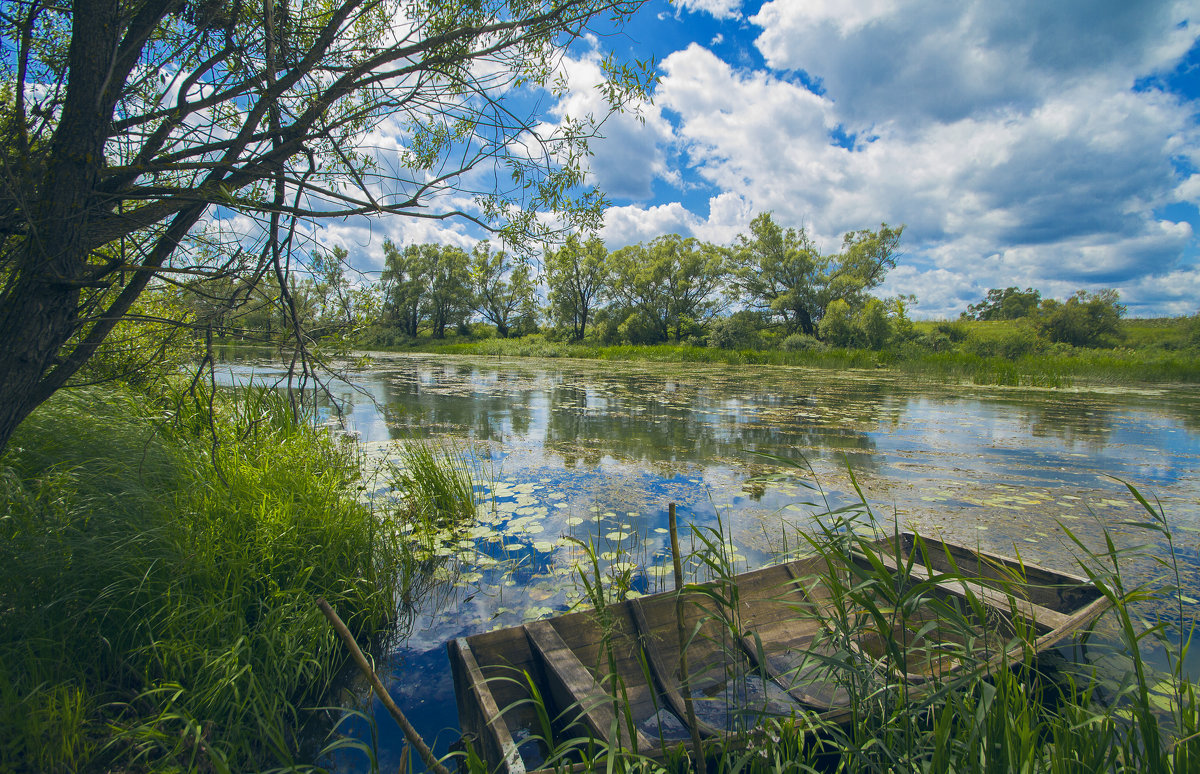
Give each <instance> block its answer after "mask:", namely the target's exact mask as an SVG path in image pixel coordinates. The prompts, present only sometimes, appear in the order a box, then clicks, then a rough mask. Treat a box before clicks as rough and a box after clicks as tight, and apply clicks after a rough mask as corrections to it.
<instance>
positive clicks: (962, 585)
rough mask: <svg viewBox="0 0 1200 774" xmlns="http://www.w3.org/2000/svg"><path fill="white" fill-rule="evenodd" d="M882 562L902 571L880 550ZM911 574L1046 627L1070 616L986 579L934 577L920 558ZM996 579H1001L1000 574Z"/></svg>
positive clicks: (910, 571) (953, 592) (1057, 625)
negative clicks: (982, 580) (994, 586)
mask: <svg viewBox="0 0 1200 774" xmlns="http://www.w3.org/2000/svg"><path fill="white" fill-rule="evenodd" d="M875 558H876V559H877V560H878V561H879V562H881V563H882V564H883V566H884V567H885V568H887V570H888V571H889V572H892V573H897V572H900V571H901V568H900V566H899V563H898V562H897V561H896V560H895V559H894V558H892V557H890V556H888V555H887V554H883V553H880V554H877V555H876V557H875ZM905 571H906V572H907V573H908V574H909V575H910V576H911V577H913V578H916V579H918V580H921V581H932V582H934V583H935V584H936V585H937V586H938V587H939V588H942V589H945V590H946V591H949V592H950V593H952V594H954V595H956V596H959V597H961V598H963V599H966V598H967V597H968V596H970V595H973V596H975V597H976V598H977V599H979V600H980V601H982V602H983V603H984V604H986V605H987V606H988V607H991V608H996V609H998V610H1009V611H1010V612H1012V613H1017V614H1019V615H1021V616H1022V617H1023V618H1025V619H1026V620H1027V621H1029V623H1032V624H1037V625H1039V626H1041V627H1042V628H1043V629H1045V630H1051V629H1058V628H1060V627H1062V626H1063V625H1065V624H1066V623H1067V621H1068V620H1069V619H1070V616H1068V615H1064V614H1062V613H1060V612H1058V611H1057V610H1053V609H1051V608H1049V607H1044V606H1042V605H1038V604H1035V603H1033V602H1030V601H1029V600H1028V599H1023V598H1021V597H1019V596H1016V594H1015V593H1010V592H1006V591H1004V590H1002V589H998V588H993V587H991V586H986V585H984V584H983V583H980V582H977V581H974V580H967V579H965V578H956V579H953V580H940V581H939V580H935V578H936V575H935V573H932V572H930V571H929V569H928V568H926V567H924V566H922V565H921V563H920V562H914V563H913V564H912V566H911V567H907V569H906V570H905ZM997 580H1000V579H999V578H998V579H997ZM1005 582H1006V583H1008V584H1010V585H1012V586H1013V587H1014V588H1012V589H1010V591H1015V583H1014V582H1013V581H1012V580H1011V579H1005Z"/></svg>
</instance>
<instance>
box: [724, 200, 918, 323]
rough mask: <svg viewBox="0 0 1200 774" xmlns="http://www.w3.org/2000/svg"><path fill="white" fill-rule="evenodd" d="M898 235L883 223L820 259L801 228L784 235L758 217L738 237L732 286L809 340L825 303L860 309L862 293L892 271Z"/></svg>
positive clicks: (765, 216) (764, 216)
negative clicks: (735, 286) (836, 302)
mask: <svg viewBox="0 0 1200 774" xmlns="http://www.w3.org/2000/svg"><path fill="white" fill-rule="evenodd" d="M903 231H904V227H903V226H901V227H900V228H891V227H889V226H888V225H887V224H886V223H883V224H881V225H880V226H879V229H878V230H877V231H871V230H867V229H863V230H859V231H852V232H850V233H847V234H846V235H845V237H844V238H843V240H842V252H841V253H839V254H837V255H827V256H823V255H821V254H820V252H818V250H817V248H816V246H815V245H814V244H813V241H812V239H811V238H810V237H809V236H808V233H807V232H806V231H805V229H803V228H800V229H794V228H788V229H786V230H785V229H783V228H782V227H781V226H779V225H778V224H777V223H775V221H774V219H773V218H772V217H771V213H769V212H764V213H762V214H760V215H758V216H757V217H755V218H754V220H753V221H751V223H750V233H749V234H748V235H747V234H742V235H739V236H738V239H737V244H736V245H735V246H734V261H735V266H736V268H735V269H734V275H733V281H734V283H735V284H736V285H737V286H738V287H739V288H740V289H741V290H742V292H743V293H745V294H746V296H747V297H748V299H749V301H750V303H752V304H754V305H755V306H757V307H758V308H760V309H763V310H765V311H769V312H770V313H771V314H772V315H775V316H777V317H778V318H779V319H780V320H781V321H782V322H783V324H784V326H785V327H786V328H787V330H788V332H796V331H798V332H800V333H804V334H806V335H808V336H815V335H817V333H818V326H819V325H820V323H821V318H822V317H823V316H824V314H825V310H826V309H827V308H828V307H829V305H830V304H832V303H833V302H834V301H838V300H841V301H845V302H846V304H847V305H848V306H851V307H854V306H861V305H862V304H863V303H865V300H866V294H867V292H868V291H870V290H872V289H874V288H876V287H878V286H879V285H880V284H882V283H883V280H884V279H885V278H886V277H887V272H888V270H890V269H893V268H895V267H896V260H897V257H898V253H897V248H898V246H899V244H900V236H901V234H902V233H903Z"/></svg>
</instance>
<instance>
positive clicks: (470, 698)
mask: <svg viewBox="0 0 1200 774" xmlns="http://www.w3.org/2000/svg"><path fill="white" fill-rule="evenodd" d="M448 644H449V645H450V647H451V650H450V654H451V658H450V663H451V665H452V669H454V670H461V675H462V676H461V678H460V676H459V671H454V672H453V673H452V674H453V676H454V684H455V688H456V690H455V701H456V702H457V704H458V716H459V720H460V722H463V713H464V708H465V710H466V715H467V717H468V718H469V719H470V721H471V722H470V725H471V726H472V727H473V728H474V729H476V730H477V731H478V732H479V734H480V736H479V743H480V745H481V746H482V748H483V749H482V750H480V755H481V756H482V757H484V758H485V759H487V760H489V761H498V762H500V763H501V764H502V765H503V767H504V770H505V771H507V772H508V774H525V764H524V762H523V761H522V760H521V753H520V751H519V750H518V749H517V744H516V742H514V741H513V738H512V734H511V733H510V732H509V730H508V725H507V723H506V722H505V718H504V716H503V715H502V714H501V713H500V708H499V707H498V706H497V705H496V700H495V698H493V696H492V691H491V689H490V688H489V687H488V681H487V680H486V679H484V676H483V670H482V669H480V668H479V663H478V662H477V661H476V660H475V654H474V653H472V652H471V646H470V644H469V643H468V642H467V640H466V639H464V638H462V637H459V638H458V639H455V640H452V641H451V642H450V643H448ZM463 725H464V726H466V725H467V722H463Z"/></svg>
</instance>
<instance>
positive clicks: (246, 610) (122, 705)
mask: <svg viewBox="0 0 1200 774" xmlns="http://www.w3.org/2000/svg"><path fill="white" fill-rule="evenodd" d="M206 403H207V401H205V400H201V401H198V402H190V401H173V400H168V399H165V398H159V399H156V400H155V399H147V398H146V397H145V396H142V395H135V394H132V393H126V392H123V391H122V390H120V389H116V388H109V389H107V390H105V391H99V390H96V391H87V392H75V393H62V394H59V395H57V396H55V397H54V398H53V399H52V400H51V401H50V402H48V403H47V404H46V405H45V406H43V407H42V408H41V409H39V410H38V411H37V412H36V413H35V414H34V415H33V416H31V417H30V418H29V419H28V420H27V421H26V422H25V423H24V424H23V425H22V426H21V428H20V429H19V431H18V433H17V435H16V436H15V437H14V439H13V442H12V444H11V445H10V447H9V449H8V450H7V452H6V453H5V455H4V456H3V457H2V458H0V497H2V498H3V518H2V519H0V771H14V772H26V771H28V772H33V771H39V772H43V771H44V772H77V771H111V770H138V771H180V770H182V771H196V770H201V771H218V772H219V771H249V770H257V769H270V768H276V767H286V768H293V767H294V769H296V770H302V769H304V768H305V765H306V764H305V762H306V761H311V760H314V758H315V755H316V752H317V750H316V748H315V746H316V745H317V744H318V743H319V740H320V738H321V735H322V731H321V729H322V727H323V724H325V723H327V720H326V719H325V716H324V715H323V714H322V713H319V712H314V711H311V710H309V709H307V708H309V707H313V706H317V705H318V704H320V703H322V702H324V701H325V696H326V694H327V693H328V691H329V689H330V687H331V685H333V683H334V681H335V678H336V675H337V673H338V671H339V667H340V666H341V664H342V663H343V659H344V656H343V654H342V652H341V650H340V649H339V647H338V644H337V640H336V637H335V636H334V634H333V633H332V631H331V630H330V629H329V628H328V627H327V626H326V625H325V623H324V620H323V618H322V616H321V614H320V613H319V612H318V611H317V609H316V608H315V606H314V604H313V600H314V598H315V597H316V596H325V597H326V598H328V599H329V600H330V601H331V602H332V603H333V604H335V605H336V606H337V608H338V610H339V611H340V612H341V613H342V615H343V617H344V618H345V619H346V620H347V621H348V623H349V625H350V626H351V628H352V629H353V630H354V631H355V632H356V633H358V635H359V636H361V637H369V636H371V635H373V634H374V633H377V632H380V631H382V630H383V629H385V627H386V626H387V625H388V622H389V620H390V618H391V616H392V614H393V601H392V600H393V590H394V587H395V571H394V564H395V563H394V561H393V557H394V556H395V555H396V553H397V552H398V551H399V546H398V543H397V541H396V540H395V538H394V534H395V530H393V529H390V528H388V527H387V525H386V524H381V522H380V516H379V515H378V514H374V513H372V512H371V510H370V509H369V508H368V507H366V506H364V505H362V504H360V503H359V502H358V501H357V499H356V497H355V486H356V484H357V478H358V475H359V467H358V463H357V459H356V456H355V450H354V448H353V447H351V446H349V445H347V444H344V443H342V442H340V441H337V440H335V439H333V438H332V437H330V436H329V435H328V434H327V433H325V432H322V431H318V430H316V429H315V428H313V427H312V426H311V425H310V424H309V423H307V422H306V421H305V419H304V418H303V417H299V418H297V417H296V416H295V415H294V414H293V413H292V412H291V410H290V407H288V406H286V405H285V404H284V403H283V399H282V398H281V397H280V396H278V395H276V394H275V393H273V392H269V391H265V390H251V391H249V392H248V393H247V394H245V395H244V396H243V397H241V398H237V397H229V396H216V399H215V401H214V403H213V406H214V409H215V411H214V416H213V422H212V423H211V425H210V423H209V421H208V412H207V407H206V405H205V404H206ZM314 731H315V732H316V733H315V735H314Z"/></svg>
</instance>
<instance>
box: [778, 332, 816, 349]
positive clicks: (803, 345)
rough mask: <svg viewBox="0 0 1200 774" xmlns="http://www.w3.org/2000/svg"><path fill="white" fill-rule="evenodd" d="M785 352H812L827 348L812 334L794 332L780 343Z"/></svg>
mask: <svg viewBox="0 0 1200 774" xmlns="http://www.w3.org/2000/svg"><path fill="white" fill-rule="evenodd" d="M779 348H780V349H782V350H783V351H784V352H810V351H820V350H823V349H825V345H824V344H822V343H821V342H820V341H817V339H815V338H814V337H812V336H806V335H805V334H803V333H793V334H791V335H790V336H788V337H787V338H785V339H784V340H783V341H782V342H780V344H779Z"/></svg>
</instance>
